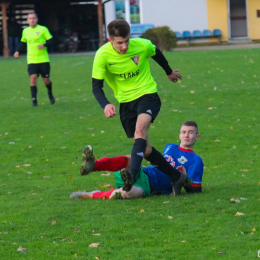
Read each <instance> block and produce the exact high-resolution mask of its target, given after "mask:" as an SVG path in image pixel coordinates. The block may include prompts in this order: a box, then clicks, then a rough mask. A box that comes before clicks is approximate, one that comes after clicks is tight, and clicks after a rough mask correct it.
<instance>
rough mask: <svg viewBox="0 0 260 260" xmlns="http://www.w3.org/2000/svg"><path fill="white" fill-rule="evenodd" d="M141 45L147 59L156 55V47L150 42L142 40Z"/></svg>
mask: <svg viewBox="0 0 260 260" xmlns="http://www.w3.org/2000/svg"><path fill="white" fill-rule="evenodd" d="M143 43H144V46H145V49H146V53H147V57H152V56H154V55H155V54H156V52H155V50H156V46H155V45H153V44H152V42H151V41H150V40H147V39H143Z"/></svg>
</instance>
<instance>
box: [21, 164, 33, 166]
mask: <svg viewBox="0 0 260 260" xmlns="http://www.w3.org/2000/svg"><path fill="white" fill-rule="evenodd" d="M22 166H24V167H29V166H31V164H24V165H22Z"/></svg>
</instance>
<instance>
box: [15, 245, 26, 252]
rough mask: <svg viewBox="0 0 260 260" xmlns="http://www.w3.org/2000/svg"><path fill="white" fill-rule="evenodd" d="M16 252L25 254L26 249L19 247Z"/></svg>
mask: <svg viewBox="0 0 260 260" xmlns="http://www.w3.org/2000/svg"><path fill="white" fill-rule="evenodd" d="M17 251H20V252H22V253H25V252H26V248H23V247H21V246H19V248H18V249H17Z"/></svg>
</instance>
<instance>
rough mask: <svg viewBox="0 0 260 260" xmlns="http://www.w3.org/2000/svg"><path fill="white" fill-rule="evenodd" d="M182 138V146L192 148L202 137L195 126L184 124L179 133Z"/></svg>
mask: <svg viewBox="0 0 260 260" xmlns="http://www.w3.org/2000/svg"><path fill="white" fill-rule="evenodd" d="M179 138H180V140H181V144H180V146H181V147H182V148H184V149H192V148H193V145H194V144H195V142H196V141H197V140H198V139H199V138H200V136H199V134H198V133H197V129H196V127H194V126H186V125H183V126H182V127H181V132H180V134H179Z"/></svg>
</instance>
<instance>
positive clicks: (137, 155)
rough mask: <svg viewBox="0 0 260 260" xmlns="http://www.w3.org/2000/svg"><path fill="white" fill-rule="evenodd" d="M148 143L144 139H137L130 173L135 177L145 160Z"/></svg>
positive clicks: (132, 154)
mask: <svg viewBox="0 0 260 260" xmlns="http://www.w3.org/2000/svg"><path fill="white" fill-rule="evenodd" d="M146 144H147V141H146V140H145V139H142V138H137V139H135V143H134V146H133V149H132V153H131V163H130V170H129V173H130V175H131V176H133V177H135V175H136V173H137V172H138V171H139V170H140V168H141V163H142V160H143V158H144V152H145V149H146Z"/></svg>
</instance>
